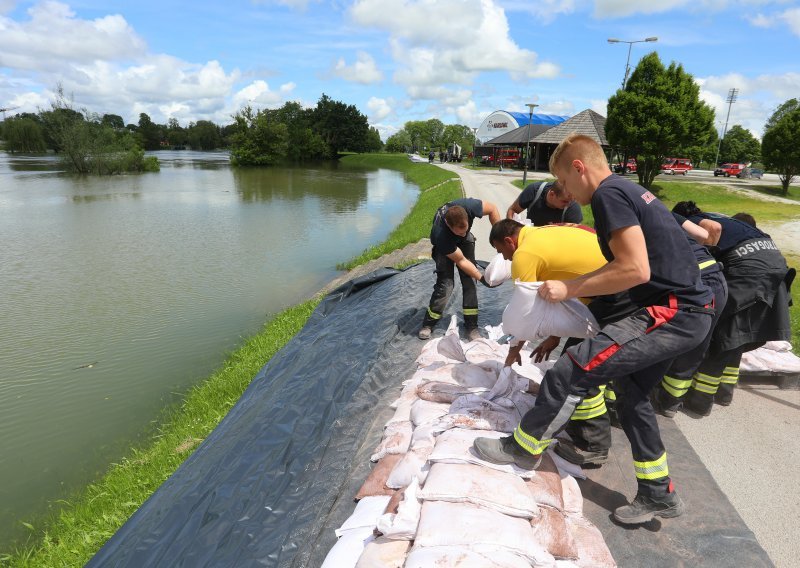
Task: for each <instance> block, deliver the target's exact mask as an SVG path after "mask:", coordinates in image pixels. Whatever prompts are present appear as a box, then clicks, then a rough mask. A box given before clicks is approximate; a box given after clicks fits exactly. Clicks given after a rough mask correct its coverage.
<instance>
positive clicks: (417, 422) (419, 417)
mask: <svg viewBox="0 0 800 568" xmlns="http://www.w3.org/2000/svg"><path fill="white" fill-rule="evenodd" d="M449 409H450V405H449V404H447V403H443V402H430V401H428V400H422V399H421V398H418V399H417V400H415V401H414V404H412V405H411V423H412V424H413V425H414V427H415V428H418V427H419V426H422V425H424V424H430V423H432V422H436V421H437V420H438V419H439V418H441V417H442V416H444V415H445V414H447V412H448V410H449Z"/></svg>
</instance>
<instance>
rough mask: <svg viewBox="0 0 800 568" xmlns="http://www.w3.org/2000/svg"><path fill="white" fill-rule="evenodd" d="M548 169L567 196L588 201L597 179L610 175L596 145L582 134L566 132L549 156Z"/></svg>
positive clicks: (601, 153)
mask: <svg viewBox="0 0 800 568" xmlns="http://www.w3.org/2000/svg"><path fill="white" fill-rule="evenodd" d="M550 173H551V174H553V175H554V176H555V177H556V179H557V180H558V182H559V185H560V186H561V188H562V189H563V191H564V192H565V193H566V195H567V196H568V197H570V198H573V199H575V201H577V202H578V203H580V204H581V205H588V204H589V202H590V201H591V200H592V194H593V193H594V191H595V190H596V189H597V186H598V185H600V182H601V181H603V180H604V179H606V178H607V177H608V176H610V175H611V170H610V169H608V160H607V159H606V156H605V154H604V153H603V148H601V147H600V145H599V144H598V143H597V142H595V141H594V140H592V139H591V138H589V137H588V136H585V135H583V134H570V135H569V136H567V137H566V138H565V139H564V140H562V141H561V144H559V145H558V146H557V147H556V149H555V151H554V152H553V154H552V155H551V156H550Z"/></svg>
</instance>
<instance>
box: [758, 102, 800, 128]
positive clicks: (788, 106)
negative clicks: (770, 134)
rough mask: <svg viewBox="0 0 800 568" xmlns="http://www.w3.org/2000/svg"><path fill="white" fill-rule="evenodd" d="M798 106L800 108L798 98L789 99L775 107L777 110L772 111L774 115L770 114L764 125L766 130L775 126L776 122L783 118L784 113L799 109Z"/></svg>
mask: <svg viewBox="0 0 800 568" xmlns="http://www.w3.org/2000/svg"><path fill="white" fill-rule="evenodd" d="M798 108H800V101H798V100H797V99H789V100H788V101H786V102H785V103H783V104H782V105H780V106H779V107H778V108H776V109H775V112H773V113H772V116H770V117H769V118H768V119H767V123H766V124H765V125H764V132H766V131H767V130H769V129H771V128H772V127H773V126H775V124H777V122H778V121H779V120H780V119H781V118H783V116H784V115H786V114H789V113H790V112H792V111H793V110H797V109H798Z"/></svg>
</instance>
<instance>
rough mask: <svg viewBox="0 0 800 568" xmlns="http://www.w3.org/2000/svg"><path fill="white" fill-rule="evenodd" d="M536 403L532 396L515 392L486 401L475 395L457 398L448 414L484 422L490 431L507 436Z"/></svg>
mask: <svg viewBox="0 0 800 568" xmlns="http://www.w3.org/2000/svg"><path fill="white" fill-rule="evenodd" d="M535 403H536V397H534V396H533V395H529V394H525V393H521V392H517V393H512V396H510V397H508V398H505V397H498V398H497V399H495V400H486V399H485V398H483V397H482V396H480V395H477V394H468V395H464V396H462V397H459V398H457V399H456V400H454V401H453V404H451V405H450V414H463V415H465V416H469V417H470V418H475V419H478V420H485V421H486V422H488V423H489V425H490V426H491V427H492V430H497V431H498V432H504V433H506V434H509V433H511V432H513V431H514V429H515V428H516V427H517V425H518V424H519V422H520V420H522V416H523V415H524V414H525V412H527V411H528V410H529V409H531V408H533V406H534V404H535Z"/></svg>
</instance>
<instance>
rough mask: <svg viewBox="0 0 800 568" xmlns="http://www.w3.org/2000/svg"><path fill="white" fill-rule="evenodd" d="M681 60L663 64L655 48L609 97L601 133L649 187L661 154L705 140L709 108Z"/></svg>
mask: <svg viewBox="0 0 800 568" xmlns="http://www.w3.org/2000/svg"><path fill="white" fill-rule="evenodd" d="M699 94H700V89H699V87H698V86H697V84H695V82H694V80H693V78H692V76H691V75H690V74H689V73H686V72H685V71H684V70H683V66H682V65H678V64H676V63H674V62H673V63H671V64H670V66H669V67H668V68H666V69H665V68H664V65H663V64H662V63H661V60H660V59H659V58H658V55H657V54H656V53H650V54H648V55H646V56H645V57H643V58H642V60H641V61H640V62H639V65H637V66H636V69H635V70H634V72H633V74H632V75H631V78H630V80H629V81H628V83H627V84H626V86H625V89H624V90H622V89H620V90H618V91H617V92H616V93H615V94H614V95H613V96H612V97H611V98H610V99H609V100H608V119H607V121H606V136H607V137H608V140H609V142H611V144H613V145H616V146H620V147H622V148H624V149H626V151H627V153H628V155H629V157H633V156H635V157H636V160H637V164H638V168H637V175H638V177H639V183H640V184H641V185H642V186H644V187H647V188H649V187H650V186H651V185H652V183H653V180H654V179H655V176H656V175H657V174H658V173H659V171H660V169H661V164H662V162H663V160H664V158H665V157H667V156H675V155H681V156H685V157H692V156H690V155H688V152H689V151H690V150H691V149H696V148H700V147H704V146H705V145H707V144H708V143H709V142H710V140H711V137H712V134H713V126H714V111H713V110H712V109H711V108H710V107H709V106H708V105H706V104H705V103H703V102H702V101H701V100H700V97H699Z"/></svg>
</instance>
